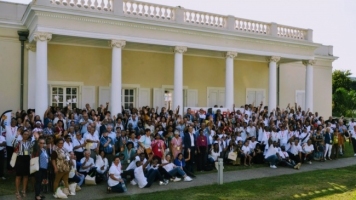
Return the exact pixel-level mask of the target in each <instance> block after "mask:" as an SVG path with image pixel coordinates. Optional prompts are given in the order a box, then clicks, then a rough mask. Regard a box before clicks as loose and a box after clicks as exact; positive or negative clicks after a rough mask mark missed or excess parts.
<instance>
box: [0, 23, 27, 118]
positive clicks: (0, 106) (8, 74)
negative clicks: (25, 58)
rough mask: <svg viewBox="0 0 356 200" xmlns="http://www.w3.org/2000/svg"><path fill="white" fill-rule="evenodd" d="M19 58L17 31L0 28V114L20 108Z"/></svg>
mask: <svg viewBox="0 0 356 200" xmlns="http://www.w3.org/2000/svg"><path fill="white" fill-rule="evenodd" d="M20 56H21V43H20V41H19V40H18V35H17V30H16V29H4V28H0V96H1V98H0V112H3V111H5V110H8V109H12V110H14V111H15V110H18V109H19V108H20V78H21V77H20V64H21V62H20ZM25 87H26V86H25ZM24 105H25V106H26V104H25V103H24Z"/></svg>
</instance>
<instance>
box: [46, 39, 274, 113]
mask: <svg viewBox="0 0 356 200" xmlns="http://www.w3.org/2000/svg"><path fill="white" fill-rule="evenodd" d="M48 52H49V54H48V80H49V81H74V82H83V83H84V85H89V86H109V84H110V82H111V49H105V48H93V47H78V46H67V45H54V44H50V45H49V48H48ZM122 59H123V63H122V64H123V69H122V76H123V77H122V79H123V80H122V82H123V83H124V84H139V85H140V86H141V87H143V88H161V87H162V85H173V81H174V74H173V73H174V55H173V53H155V52H141V51H131V50H124V51H123V56H122ZM234 65H235V67H234V77H235V84H234V85H235V87H234V90H235V103H236V105H237V106H238V105H242V104H245V100H246V88H262V89H266V99H267V94H268V67H267V63H263V62H251V61H241V60H235V62H234ZM183 66H184V67H183V85H184V86H187V87H188V88H189V89H197V90H198V95H199V96H198V104H199V106H206V104H207V87H225V59H224V58H212V57H199V56H190V55H185V56H184V58H183ZM265 103H267V102H265Z"/></svg>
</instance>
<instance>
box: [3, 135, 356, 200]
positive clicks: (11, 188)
mask: <svg viewBox="0 0 356 200" xmlns="http://www.w3.org/2000/svg"><path fill="white" fill-rule="evenodd" d="M352 156H353V149H352V146H350V145H349V143H348V142H347V143H346V144H345V154H344V156H343V157H352ZM341 158H342V157H341ZM325 164H327V163H325ZM260 167H266V165H253V166H251V167H245V166H232V165H225V166H224V171H236V170H245V169H253V168H260ZM207 173H216V170H213V171H207V172H196V175H197V176H199V175H202V174H207ZM314 173H315V172H314ZM351 174H352V173H351ZM5 176H6V178H7V180H5V181H3V180H1V179H0V197H1V196H2V195H9V194H10V195H11V194H15V175H14V174H5ZM273 180H274V178H270V179H269V182H270V183H271V182H273ZM328 180H329V181H331V180H332V179H328ZM241 183H242V182H238V184H237V183H236V184H235V187H236V188H235V190H239V191H238V192H239V193H242V194H246V195H247V194H249V193H250V192H251V191H253V190H255V189H253V187H252V188H246V190H240V186H241ZM253 183H254V185H256V186H258V185H259V184H256V181H253ZM258 183H259V182H258ZM270 183H267V185H269V184H270ZM273 184H274V183H273ZM273 184H272V185H273ZM29 185H30V186H29V188H30V190H28V191H31V189H32V188H33V185H32V184H31V182H29ZM226 185H228V184H226ZM207 187H208V186H207ZM215 187H216V186H214V187H213V188H215ZM223 187H225V185H224V186H223ZM213 188H212V190H210V189H206V191H211V192H209V194H210V193H214V194H215V193H217V194H219V191H215V190H213ZM218 188H220V187H218ZM267 189H268V187H267V186H266V189H263V188H261V190H262V191H264V192H265V191H267ZM189 190H190V189H189ZM193 190H198V189H195V188H194V189H193ZM224 190H225V189H224ZM169 193H172V194H179V193H176V191H169ZM220 193H221V191H220ZM223 193H225V192H223ZM184 194H186V190H184ZM191 194H192V195H193V196H194V197H195V199H202V198H203V197H204V196H206V195H207V192H204V193H202V192H200V193H199V192H193V193H191ZM198 194H200V195H198ZM351 194H355V192H353V193H350V195H351ZM151 195H152V194H145V198H146V196H148V197H151V198H150V199H153V197H155V195H160V193H154V195H153V196H151ZM296 195H302V194H296ZM354 196H355V195H354ZM188 197H189V196H188ZM207 197H208V198H209V199H210V197H209V196H207ZM301 197H303V196H301ZM120 198H121V197H120ZM123 198H126V199H127V197H123ZM165 198H166V197H165ZM212 198H213V199H214V198H217V197H212ZM0 199H1V198H0ZM129 199H130V198H129ZM131 199H137V198H136V197H135V196H132V198H131ZM167 199H181V198H172V197H169V196H168V197H167ZM218 199H234V198H225V197H224V198H218ZM252 199H253V198H252ZM297 199H298V198H297ZM335 199H338V198H335ZM354 199H356V197H355V198H354ZM145 200H147V199H145Z"/></svg>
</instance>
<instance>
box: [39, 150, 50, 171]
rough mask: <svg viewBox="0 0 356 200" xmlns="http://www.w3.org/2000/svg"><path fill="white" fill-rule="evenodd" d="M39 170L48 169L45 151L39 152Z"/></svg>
mask: <svg viewBox="0 0 356 200" xmlns="http://www.w3.org/2000/svg"><path fill="white" fill-rule="evenodd" d="M39 162H40V169H47V168H48V154H47V151H46V150H41V154H40V156H39Z"/></svg>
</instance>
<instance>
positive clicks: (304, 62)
mask: <svg viewBox="0 0 356 200" xmlns="http://www.w3.org/2000/svg"><path fill="white" fill-rule="evenodd" d="M302 63H303V65H305V66H307V65H315V63H316V61H315V60H303V61H302Z"/></svg>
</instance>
